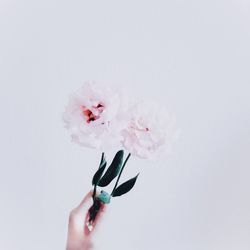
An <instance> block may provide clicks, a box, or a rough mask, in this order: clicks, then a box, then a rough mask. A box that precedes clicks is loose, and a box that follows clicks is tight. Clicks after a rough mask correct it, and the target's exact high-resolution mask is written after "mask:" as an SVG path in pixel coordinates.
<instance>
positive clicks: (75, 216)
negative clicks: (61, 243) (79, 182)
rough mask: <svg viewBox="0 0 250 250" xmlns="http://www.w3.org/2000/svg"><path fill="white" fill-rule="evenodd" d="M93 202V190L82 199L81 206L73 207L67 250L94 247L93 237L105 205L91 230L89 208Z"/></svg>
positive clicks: (82, 249)
mask: <svg viewBox="0 0 250 250" xmlns="http://www.w3.org/2000/svg"><path fill="white" fill-rule="evenodd" d="M92 204H93V199H92V191H90V192H89V193H88V194H87V195H86V196H85V197H84V199H83V200H82V202H81V203H80V205H79V206H77V207H76V208H75V209H73V210H72V211H71V213H70V216H69V226H68V239H67V247H66V249H67V250H90V249H92V247H93V243H92V237H93V233H94V231H95V229H96V226H97V224H99V223H100V222H99V221H100V220H101V217H102V214H103V212H104V207H105V205H104V204H103V205H102V207H101V209H100V211H99V213H98V214H97V217H96V219H95V221H94V223H93V228H92V230H91V231H89V229H88V227H87V222H88V218H89V213H88V210H89V208H90V207H91V206H92Z"/></svg>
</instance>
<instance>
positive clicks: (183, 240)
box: [0, 0, 250, 250]
mask: <svg viewBox="0 0 250 250" xmlns="http://www.w3.org/2000/svg"><path fill="white" fill-rule="evenodd" d="M249 66H250V2H249V1H248V0H224V1H223V0H210V1H199V0H193V1H192V0H191V1H186V0H178V1H145V0H144V1H136V0H133V1H132V0H131V1H129V0H127V1H114V0H113V1H108V0H105V1H85V0H81V1H80V0H72V1H65V0H61V1H59V0H43V1H34V0H30V1H29V0H23V1H18V0H16V1H15V0H1V1H0V83H1V89H0V114H1V130H0V147H1V162H0V167H1V173H0V204H1V205H0V249H4V250H31V249H32V250H34V249H35V250H45V249H48V250H50V249H51V250H55V249H64V248H65V240H66V233H67V220H68V213H69V211H70V210H71V209H72V208H73V207H74V206H75V205H77V203H79V202H80V200H81V199H82V198H83V196H84V195H85V193H86V192H87V191H88V190H89V189H90V188H91V185H90V182H91V177H92V175H93V173H94V171H95V170H96V168H97V165H98V163H99V157H100V154H99V152H97V151H94V150H89V149H84V148H80V147H79V146H77V145H74V144H72V143H71V142H70V138H69V135H68V133H67V131H66V130H65V129H64V128H63V124H62V121H61V114H62V112H63V110H64V106H65V104H66V103H67V100H68V94H69V93H71V92H72V91H74V90H75V89H77V88H79V87H80V86H81V85H82V83H83V82H84V81H85V80H96V81H99V82H102V83H104V84H109V83H110V84H113V85H115V86H118V87H120V86H121V87H124V88H126V89H127V90H128V92H130V93H131V94H132V93H133V94H134V95H136V96H138V97H145V98H152V99H158V100H159V101H160V102H161V103H163V104H164V105H166V106H168V108H169V110H171V111H174V112H175V113H176V116H177V121H178V126H179V127H180V128H181V130H182V134H181V137H180V139H179V141H178V142H177V143H176V144H175V146H174V149H173V153H172V154H171V155H170V156H168V157H167V158H163V159H161V160H159V161H157V162H153V163H152V162H148V161H143V160H139V159H135V158H132V159H131V160H130V162H129V164H128V167H127V169H126V171H125V173H124V177H123V178H124V179H126V178H127V177H131V176H134V175H135V174H136V173H137V172H139V171H140V172H141V175H140V178H139V179H138V182H137V184H136V187H135V189H134V190H133V191H131V192H130V193H129V194H127V195H126V196H124V197H122V198H119V199H114V200H113V201H112V204H111V205H110V206H109V209H108V212H107V216H106V218H105V219H104V222H103V224H102V225H101V227H100V228H99V232H98V234H97V235H96V236H97V243H96V249H99V250H117V249H120V250H152V249H157V250H165V249H169V250H249V249H250V201H249V199H250V181H249V179H250V170H249V166H250V152H249V149H250V87H249V84H250V71H249ZM112 156H113V152H111V153H109V155H108V158H109V159H111V158H112Z"/></svg>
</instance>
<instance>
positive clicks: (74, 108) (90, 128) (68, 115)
mask: <svg viewBox="0 0 250 250" xmlns="http://www.w3.org/2000/svg"><path fill="white" fill-rule="evenodd" d="M121 100H122V99H121V96H120V95H119V94H118V93H117V92H114V91H112V90H111V89H110V88H108V87H104V86H100V85H96V84H94V83H86V84H84V86H83V87H82V88H81V89H79V90H78V91H77V92H76V93H74V94H72V95H71V97H70V100H69V104H68V105H67V107H66V109H65V112H64V114H63V119H64V121H65V124H66V128H68V129H69V131H70V133H71V137H72V140H73V141H74V142H77V143H79V144H80V145H82V146H86V147H91V148H97V149H101V150H104V149H105V150H106V149H108V148H110V147H115V146H119V143H120V140H121V138H120V137H121V134H120V126H121V123H120V122H119V120H121V119H119V116H120V112H121V109H122V104H121Z"/></svg>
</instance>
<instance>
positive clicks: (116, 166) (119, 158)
mask: <svg viewBox="0 0 250 250" xmlns="http://www.w3.org/2000/svg"><path fill="white" fill-rule="evenodd" d="M123 155H124V151H123V150H120V151H118V152H117V153H116V155H115V157H114V159H113V161H112V163H111V165H110V166H109V168H108V169H107V171H106V172H105V174H104V175H103V177H102V178H101V180H100V181H99V182H98V184H97V185H98V186H100V187H105V186H107V185H108V184H109V183H110V182H111V181H112V180H113V179H114V178H115V177H116V176H117V175H118V174H119V172H120V170H121V167H122V163H123Z"/></svg>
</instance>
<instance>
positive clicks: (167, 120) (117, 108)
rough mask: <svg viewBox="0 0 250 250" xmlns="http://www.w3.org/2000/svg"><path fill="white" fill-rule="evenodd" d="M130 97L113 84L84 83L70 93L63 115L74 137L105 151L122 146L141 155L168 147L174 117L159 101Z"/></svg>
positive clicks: (172, 134) (82, 143)
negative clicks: (129, 98)
mask: <svg viewBox="0 0 250 250" xmlns="http://www.w3.org/2000/svg"><path fill="white" fill-rule="evenodd" d="M127 99H128V98H127V97H126V96H124V94H121V93H119V92H118V91H115V90H113V89H112V88H110V87H106V86H102V85H98V84H95V83H85V84H84V85H83V86H82V88H80V89H79V90H78V91H76V92H75V93H73V94H72V95H71V96H70V100H69V103H68V105H67V106H66V109H65V112H64V114H63V119H64V121H65V125H66V128H68V129H69V131H70V134H71V137H72V140H73V141H74V142H76V143H79V144H80V145H81V146H86V147H91V148H96V149H100V150H102V151H106V150H108V149H110V148H121V147H122V148H124V149H126V150H127V151H129V152H130V153H131V154H132V155H135V156H138V157H140V158H152V157H154V156H155V155H157V153H159V152H160V151H162V150H164V149H168V148H169V146H170V145H171V143H172V141H173V139H174V138H175V135H176V129H175V119H174V118H173V117H172V116H170V115H169V113H168V112H167V111H166V109H165V108H164V107H162V106H160V105H159V104H157V103H154V102H146V101H141V102H136V101H133V100H132V101H129V102H128V101H127ZM128 103H130V104H128Z"/></svg>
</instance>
